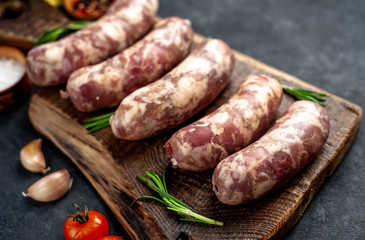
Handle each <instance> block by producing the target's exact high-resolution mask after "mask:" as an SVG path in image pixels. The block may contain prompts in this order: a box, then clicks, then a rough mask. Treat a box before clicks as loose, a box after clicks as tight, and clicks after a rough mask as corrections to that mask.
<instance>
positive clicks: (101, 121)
mask: <svg viewBox="0 0 365 240" xmlns="http://www.w3.org/2000/svg"><path fill="white" fill-rule="evenodd" d="M113 114H114V112H111V113H107V114H103V115H100V116H97V117H93V118H88V119H86V120H84V124H83V125H82V127H83V128H85V129H90V130H89V133H93V132H96V131H98V130H100V129H102V128H105V127H107V126H109V119H110V117H111V116H112V115H113Z"/></svg>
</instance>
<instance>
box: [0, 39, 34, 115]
mask: <svg viewBox="0 0 365 240" xmlns="http://www.w3.org/2000/svg"><path fill="white" fill-rule="evenodd" d="M30 87H31V82H30V80H29V78H28V77H27V74H26V71H25V56H24V54H23V53H22V52H21V51H20V50H18V49H16V48H13V47H9V46H0V111H4V110H6V109H8V108H10V107H11V106H14V105H16V104H17V103H20V102H22V101H23V100H24V99H25V98H27V96H28V94H29V92H30Z"/></svg>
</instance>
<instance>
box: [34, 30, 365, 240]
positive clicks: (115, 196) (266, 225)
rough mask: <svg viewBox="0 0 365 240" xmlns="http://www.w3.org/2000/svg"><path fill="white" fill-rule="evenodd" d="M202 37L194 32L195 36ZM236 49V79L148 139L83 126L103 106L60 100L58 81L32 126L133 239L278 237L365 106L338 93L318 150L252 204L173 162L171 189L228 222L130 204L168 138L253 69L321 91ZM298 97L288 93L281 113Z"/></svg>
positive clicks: (44, 94)
mask: <svg viewBox="0 0 365 240" xmlns="http://www.w3.org/2000/svg"><path fill="white" fill-rule="evenodd" d="M203 39H204V38H202V37H201V36H199V35H196V36H195V42H196V43H198V42H201V41H202V40H203ZM235 56H236V60H237V61H236V66H235V69H234V73H233V75H232V77H231V82H230V84H229V85H228V86H227V88H226V89H225V90H224V91H223V92H222V94H221V95H220V96H219V97H218V99H217V100H216V101H214V102H213V104H211V105H210V106H209V107H208V108H207V109H205V110H204V111H203V112H201V113H199V114H198V115H196V116H195V117H193V118H192V119H190V120H189V121H188V122H186V123H184V124H183V125H181V126H179V127H177V128H175V129H172V130H170V131H168V132H166V133H164V134H161V135H158V136H156V137H152V138H149V139H146V140H142V141H124V140H119V139H116V138H115V137H114V136H113V134H112V132H111V130H110V128H105V129H103V130H101V131H99V132H96V133H94V134H87V131H86V130H84V129H83V128H82V127H81V124H80V123H81V122H82V120H84V119H86V118H89V117H92V116H96V115H99V114H101V113H104V112H97V113H92V114H90V113H89V114H86V113H80V112H78V111H77V110H76V109H75V108H74V107H73V106H72V104H71V102H70V101H68V100H64V99H60V97H59V89H58V88H41V89H39V91H38V92H37V93H36V94H35V95H33V97H32V100H31V103H30V106H29V117H30V120H31V122H32V124H33V126H34V127H35V128H36V129H37V130H38V131H39V132H40V133H42V134H44V135H45V136H46V137H47V138H49V139H50V140H51V141H52V142H53V143H54V144H55V145H56V146H57V147H58V148H59V149H60V150H61V151H63V152H64V153H65V154H66V155H67V156H68V157H70V158H71V159H72V161H73V162H74V163H75V164H76V165H77V167H78V168H79V169H80V170H81V171H82V172H83V174H84V175H85V176H86V177H87V178H88V180H89V181H90V183H91V184H92V185H93V187H94V188H95V189H96V190H97V192H98V193H99V194H100V195H101V196H102V198H103V199H104V200H105V202H106V203H107V204H108V206H109V207H110V208H111V210H112V211H113V213H114V214H115V216H116V217H117V219H118V220H119V221H120V223H121V224H122V225H123V227H124V228H125V229H126V231H127V232H128V234H129V235H130V237H131V238H132V239H187V238H189V239H280V238H282V237H283V236H285V234H286V233H287V232H288V231H289V230H290V229H291V228H292V227H293V226H294V225H295V223H296V222H297V221H298V220H299V219H300V217H301V215H302V214H303V212H304V211H305V209H306V207H307V206H308V204H309V203H310V201H311V200H312V198H313V196H314V195H315V193H316V192H317V190H318V189H319V188H320V186H321V185H322V184H323V183H324V181H325V180H326V178H328V177H329V176H330V175H331V174H332V173H333V171H334V170H335V168H336V167H337V166H338V164H339V163H340V162H341V160H342V158H343V157H344V155H345V153H346V152H347V150H348V149H349V148H350V146H351V143H352V141H353V140H354V138H355V136H356V132H357V129H358V127H359V122H360V119H361V116H362V109H361V108H360V107H359V106H357V105H355V104H353V103H350V102H348V101H346V100H344V99H341V98H339V97H337V96H333V95H332V96H331V98H329V99H328V100H327V102H326V103H325V104H324V106H325V108H326V110H327V111H328V114H329V116H330V119H331V130H330V135H329V138H328V140H327V142H326V144H325V145H324V147H323V148H322V150H321V153H320V155H319V156H318V157H317V158H316V159H314V160H313V162H312V163H311V164H309V165H308V166H307V167H306V168H304V169H303V170H302V171H301V172H300V173H299V174H298V175H297V176H296V177H295V178H294V179H293V180H292V181H291V182H290V183H289V184H287V185H286V186H285V187H284V188H283V189H281V190H279V191H277V192H275V193H274V194H271V195H269V196H266V197H264V198H262V199H260V200H259V201H256V202H254V203H251V204H248V205H239V206H226V205H223V204H221V203H220V202H219V201H218V200H217V198H216V197H215V195H214V193H213V191H212V184H211V175H212V172H213V171H207V172H204V173H192V172H187V171H182V170H176V169H169V171H168V173H167V187H168V190H169V192H170V193H171V194H172V195H174V196H176V197H177V198H179V199H181V200H182V201H183V202H185V203H186V204H187V205H188V206H189V207H190V208H191V209H193V210H195V211H197V212H198V213H200V214H202V215H205V216H208V217H211V218H214V219H217V220H220V221H223V222H224V226H223V227H217V226H211V225H206V224H199V223H192V222H181V221H179V220H178V217H179V216H178V215H177V214H176V213H175V212H170V211H167V210H166V208H165V207H164V206H163V205H162V204H160V203H157V202H152V201H144V202H137V203H136V204H134V205H133V206H131V203H132V202H133V200H134V199H136V198H137V197H139V196H142V195H151V194H152V195H155V194H154V193H153V192H152V191H151V190H150V189H149V188H148V187H147V186H146V185H145V184H144V183H142V182H140V181H139V180H138V179H137V176H138V175H140V174H143V171H145V170H153V171H155V172H157V173H158V174H161V173H162V171H163V169H164V168H165V167H166V165H167V164H168V162H169V157H168V155H167V153H166V151H165V150H164V148H163V145H164V144H165V142H166V141H167V140H168V139H169V137H170V136H171V135H172V134H173V133H174V132H175V131H176V130H177V129H179V128H181V127H183V126H185V125H187V124H189V123H191V122H192V121H194V120H197V119H199V118H200V117H202V116H204V115H206V114H208V113H210V112H212V111H213V110H214V109H216V108H217V107H218V106H220V105H221V104H223V103H224V102H225V101H226V100H227V99H228V98H229V97H230V96H231V95H232V94H233V93H234V92H235V91H236V89H237V87H238V86H239V84H240V82H241V80H243V78H244V77H245V76H247V75H248V74H251V73H264V74H268V75H271V76H273V77H276V78H277V79H279V80H280V82H281V83H283V84H287V85H290V86H294V87H301V88H307V89H311V90H316V91H322V90H321V89H319V88H316V87H314V86H312V85H309V84H307V83H305V82H303V81H301V80H299V79H297V78H295V77H293V76H291V75H289V74H286V73H284V72H282V71H279V70H277V69H274V68H272V67H270V66H268V65H266V64H264V63H261V62H259V61H257V60H255V59H252V58H250V57H248V56H246V55H243V54H241V53H238V52H235ZM322 92H324V91H322ZM293 101H294V100H293V99H292V98H291V97H290V96H288V95H286V94H285V95H284V97H283V101H282V103H281V105H280V108H279V110H278V113H277V115H276V118H278V117H280V116H281V114H282V113H283V112H284V111H285V110H286V108H287V107H288V106H289V105H290V104H291V103H292V102H293ZM109 111H112V110H109ZM109 111H108V110H106V111H105V112H109Z"/></svg>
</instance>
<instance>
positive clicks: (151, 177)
mask: <svg viewBox="0 0 365 240" xmlns="http://www.w3.org/2000/svg"><path fill="white" fill-rule="evenodd" d="M169 166H170V165H168V166H167V167H166V168H165V170H164V171H163V174H162V180H161V178H160V177H159V176H158V175H157V174H156V173H155V172H153V171H145V174H146V176H147V178H146V177H145V176H141V175H139V176H138V178H139V179H141V180H142V181H144V182H146V183H147V185H148V186H149V187H150V188H151V189H152V190H154V191H155V192H157V193H158V194H159V195H160V197H161V199H159V198H157V197H154V196H143V197H140V198H137V199H136V200H135V201H134V202H133V203H132V204H134V203H135V202H136V201H140V200H144V199H153V200H156V201H159V202H160V203H162V204H164V205H166V206H167V209H169V210H172V211H175V212H177V213H179V214H181V215H184V216H190V217H192V218H179V220H182V221H192V222H199V223H207V224H214V225H218V226H223V222H220V221H216V220H213V219H211V218H207V217H204V216H202V215H200V214H198V213H195V212H193V211H191V210H190V209H189V208H188V206H186V205H185V204H184V203H183V202H181V201H180V200H179V199H177V198H175V197H174V196H172V195H170V194H169V193H168V192H167V187H166V171H167V168H168V167H169Z"/></svg>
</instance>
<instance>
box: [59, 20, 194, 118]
mask: <svg viewBox="0 0 365 240" xmlns="http://www.w3.org/2000/svg"><path fill="white" fill-rule="evenodd" d="M192 41H193V30H192V28H191V27H190V21H189V20H184V19H181V18H178V17H170V18H166V19H163V20H161V21H160V22H158V23H157V24H156V25H155V26H154V28H153V29H152V31H151V32H150V33H148V34H147V35H146V36H145V37H144V38H143V39H142V40H140V41H139V42H137V43H136V44H134V45H132V46H131V47H129V48H127V49H126V50H124V51H122V52H121V53H119V54H117V55H115V56H114V57H112V58H109V59H108V60H106V61H104V62H102V63H99V64H96V65H93V66H88V67H83V68H80V69H78V70H76V71H75V72H73V73H72V74H71V76H70V78H69V80H68V81H67V87H66V89H67V93H68V96H69V97H70V99H71V101H72V103H73V104H74V106H75V107H76V108H77V109H78V110H80V111H82V112H90V111H95V110H98V109H104V108H109V107H114V106H117V105H118V104H119V103H120V101H121V100H122V99H123V98H125V97H126V96H127V95H128V94H129V93H131V92H133V91H134V90H136V89H137V88H140V87H142V86H145V85H147V84H148V83H150V82H152V81H155V80H157V79H159V78H160V77H162V76H163V75H164V74H165V73H167V72H168V71H169V70H170V69H171V68H173V67H174V66H175V65H176V64H178V63H179V62H180V61H182V60H183V59H184V57H185V56H186V55H187V53H188V51H189V48H190V46H191V44H192Z"/></svg>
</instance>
